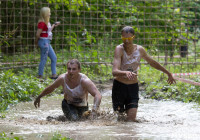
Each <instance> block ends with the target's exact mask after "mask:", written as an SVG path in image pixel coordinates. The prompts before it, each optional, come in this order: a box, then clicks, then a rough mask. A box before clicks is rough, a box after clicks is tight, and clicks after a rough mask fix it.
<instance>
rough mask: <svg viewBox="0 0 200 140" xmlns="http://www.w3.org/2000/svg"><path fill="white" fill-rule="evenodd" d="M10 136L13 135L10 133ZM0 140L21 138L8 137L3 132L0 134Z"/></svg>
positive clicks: (20, 139) (18, 139) (17, 139)
mask: <svg viewBox="0 0 200 140" xmlns="http://www.w3.org/2000/svg"><path fill="white" fill-rule="evenodd" d="M11 135H13V133H11ZM0 140H23V138H22V137H13V138H11V137H8V136H7V135H6V134H5V132H2V133H1V132H0Z"/></svg>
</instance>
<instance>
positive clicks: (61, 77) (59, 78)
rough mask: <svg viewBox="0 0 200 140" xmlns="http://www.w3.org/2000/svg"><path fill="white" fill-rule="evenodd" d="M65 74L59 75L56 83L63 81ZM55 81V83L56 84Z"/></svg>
mask: <svg viewBox="0 0 200 140" xmlns="http://www.w3.org/2000/svg"><path fill="white" fill-rule="evenodd" d="M65 74H66V73H63V74H61V75H59V76H58V78H57V79H56V81H60V82H61V81H64V78H65ZM56 81H55V82H56Z"/></svg>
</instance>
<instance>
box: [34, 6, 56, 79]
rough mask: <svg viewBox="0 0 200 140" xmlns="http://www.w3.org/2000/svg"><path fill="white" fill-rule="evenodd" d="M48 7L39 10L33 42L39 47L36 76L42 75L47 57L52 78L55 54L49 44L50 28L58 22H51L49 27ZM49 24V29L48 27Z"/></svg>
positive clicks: (54, 76)
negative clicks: (49, 61) (49, 60)
mask: <svg viewBox="0 0 200 140" xmlns="http://www.w3.org/2000/svg"><path fill="white" fill-rule="evenodd" d="M50 15H51V12H50V8H49V7H43V8H42V9H41V10H40V18H39V21H38V26H37V27H38V29H37V33H36V40H35V43H36V44H38V46H39V47H40V56H41V58H40V64H39V72H38V78H42V77H43V72H44V67H45V64H46V61H47V57H48V56H49V58H50V59H51V71H52V77H51V78H52V79H56V78H57V74H56V62H57V57H56V54H55V52H54V50H53V48H52V46H51V44H50V40H51V39H52V32H51V31H52V30H53V28H54V27H55V26H57V25H58V24H59V23H58V24H53V26H52V27H51V24H50V22H49V19H50ZM48 25H49V29H48Z"/></svg>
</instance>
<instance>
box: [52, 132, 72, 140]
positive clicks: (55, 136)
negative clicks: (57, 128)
mask: <svg viewBox="0 0 200 140" xmlns="http://www.w3.org/2000/svg"><path fill="white" fill-rule="evenodd" d="M51 140H72V139H71V138H67V137H62V135H61V134H60V133H58V132H56V133H54V134H53V137H52V138H51Z"/></svg>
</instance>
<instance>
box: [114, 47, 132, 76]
mask: <svg viewBox="0 0 200 140" xmlns="http://www.w3.org/2000/svg"><path fill="white" fill-rule="evenodd" d="M122 55H123V48H122V47H121V46H117V47H116V48H115V54H114V61H113V69H112V74H113V76H116V77H123V78H128V79H129V80H133V79H134V77H135V76H136V74H135V73H133V72H130V71H122V70H120V66H121V61H122V60H121V59H122Z"/></svg>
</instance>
